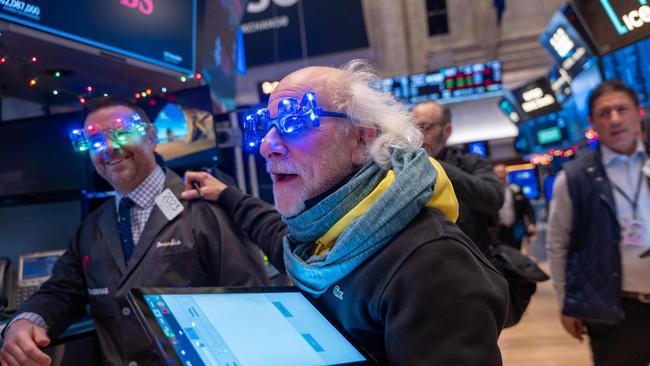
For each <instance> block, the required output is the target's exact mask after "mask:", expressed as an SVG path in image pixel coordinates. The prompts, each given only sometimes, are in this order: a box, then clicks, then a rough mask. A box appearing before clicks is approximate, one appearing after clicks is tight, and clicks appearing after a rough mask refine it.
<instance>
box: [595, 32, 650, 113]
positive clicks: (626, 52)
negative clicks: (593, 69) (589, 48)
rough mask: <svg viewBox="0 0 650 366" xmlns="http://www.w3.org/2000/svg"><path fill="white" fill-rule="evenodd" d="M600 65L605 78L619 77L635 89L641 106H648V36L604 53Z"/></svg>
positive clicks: (649, 98) (649, 88) (649, 42)
mask: <svg viewBox="0 0 650 366" xmlns="http://www.w3.org/2000/svg"><path fill="white" fill-rule="evenodd" d="M601 65H602V70H603V75H604V77H605V79H606V80H609V79H620V80H621V81H623V82H624V83H625V85H627V86H629V87H630V88H632V89H634V91H636V93H637V94H638V95H639V101H640V102H641V105H642V106H643V107H647V106H650V67H649V65H650V38H646V39H643V40H641V41H638V42H636V43H634V44H631V45H629V46H627V47H624V48H621V49H619V50H616V51H614V52H611V53H608V54H606V55H605V56H603V57H602V58H601Z"/></svg>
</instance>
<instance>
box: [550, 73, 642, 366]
mask: <svg viewBox="0 0 650 366" xmlns="http://www.w3.org/2000/svg"><path fill="white" fill-rule="evenodd" d="M640 112H641V111H640V106H639V99H638V97H637V95H636V94H635V92H634V91H633V90H631V89H630V88H628V87H627V86H626V85H624V84H623V83H621V82H619V81H607V82H604V83H602V84H601V85H599V86H598V87H597V88H596V89H594V91H593V92H592V94H591V96H590V97H589V119H590V122H591V124H592V126H593V128H594V130H596V132H597V133H598V136H599V141H600V146H599V148H598V149H597V150H595V151H589V152H584V153H582V154H579V155H578V156H577V158H576V159H575V160H574V161H572V162H570V163H567V164H565V166H564V171H563V172H560V174H558V177H557V179H556V181H555V184H554V187H553V201H552V202H551V209H550V215H549V223H548V239H547V247H548V257H549V260H550V266H551V274H552V278H553V282H554V286H555V290H556V292H557V297H558V300H559V302H560V306H561V309H562V310H561V321H562V325H563V326H564V328H565V329H566V331H567V332H569V334H571V335H572V336H573V337H575V338H577V339H579V340H582V336H583V335H584V334H585V333H586V334H588V335H589V341H590V344H591V350H592V353H593V359H594V364H595V365H597V366H609V365H625V366H647V365H648V363H649V362H650V347H648V335H650V257H648V255H647V253H648V248H649V247H650V190H649V189H648V185H649V184H648V169H647V168H648V167H647V166H646V167H645V168H644V165H645V164H646V162H647V152H646V146H645V145H644V143H643V141H642V139H641V114H640Z"/></svg>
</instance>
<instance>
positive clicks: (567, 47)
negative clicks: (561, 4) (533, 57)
mask: <svg viewBox="0 0 650 366" xmlns="http://www.w3.org/2000/svg"><path fill="white" fill-rule="evenodd" d="M539 41H540V42H541V43H542V45H543V46H544V48H545V49H546V50H547V51H548V53H549V54H550V55H551V56H552V57H553V60H554V61H555V64H556V65H557V66H558V67H560V68H562V69H564V70H565V71H566V72H567V73H568V74H569V75H570V76H572V77H573V76H575V75H577V74H579V73H580V72H581V71H582V70H583V69H584V68H586V67H588V66H589V63H590V60H591V59H593V57H594V56H595V55H594V54H593V52H592V51H591V49H590V48H589V46H588V45H587V43H586V42H585V41H584V40H583V39H582V37H581V36H580V34H578V31H577V30H576V29H575V28H574V27H573V25H571V23H570V22H569V21H568V20H567V18H566V16H565V15H564V13H563V12H562V10H558V11H556V12H555V14H554V15H553V17H552V18H551V21H550V22H549V24H548V26H547V27H546V30H545V31H544V33H542V35H541V36H540V37H539Z"/></svg>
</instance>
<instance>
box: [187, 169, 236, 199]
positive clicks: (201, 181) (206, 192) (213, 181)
mask: <svg viewBox="0 0 650 366" xmlns="http://www.w3.org/2000/svg"><path fill="white" fill-rule="evenodd" d="M193 184H198V186H199V189H200V190H201V194H202V195H203V198H205V199H206V200H208V201H215V202H216V201H217V200H218V199H219V196H220V195H221V192H223V191H224V190H225V189H226V188H227V187H228V186H227V185H226V184H225V183H223V182H222V181H220V180H218V179H217V178H215V177H213V176H211V175H210V174H208V173H206V172H192V171H188V172H186V173H185V191H184V192H183V193H181V198H183V199H185V200H194V199H197V198H200V197H201V196H200V194H199V192H197V189H196V188H194V185H193Z"/></svg>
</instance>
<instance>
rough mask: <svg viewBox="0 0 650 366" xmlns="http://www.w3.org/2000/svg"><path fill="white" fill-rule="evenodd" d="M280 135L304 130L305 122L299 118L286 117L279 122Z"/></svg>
mask: <svg viewBox="0 0 650 366" xmlns="http://www.w3.org/2000/svg"><path fill="white" fill-rule="evenodd" d="M280 124H281V125H282V128H281V131H282V133H294V132H298V131H300V130H301V129H303V128H305V120H304V118H302V117H300V116H287V117H285V118H284V119H282V120H281V122H280Z"/></svg>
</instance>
